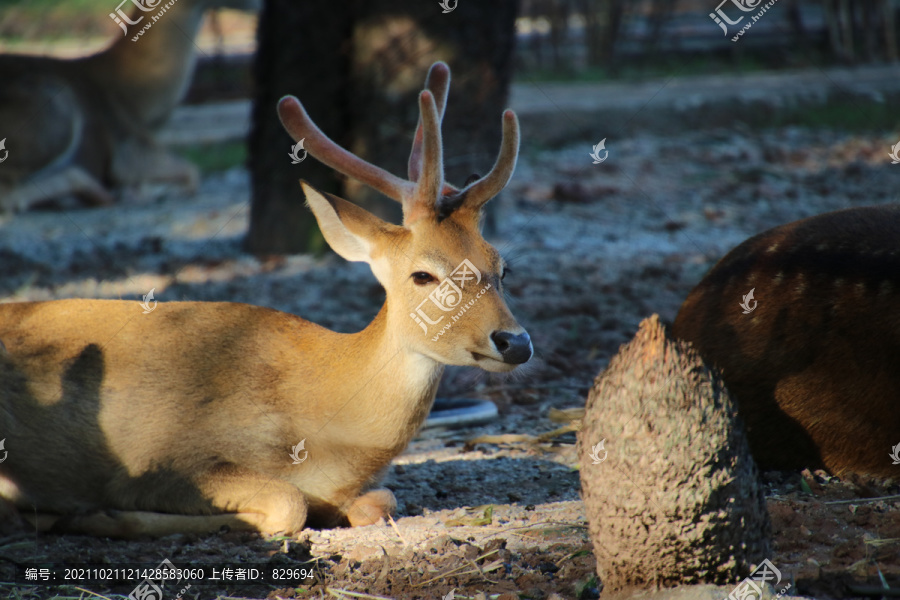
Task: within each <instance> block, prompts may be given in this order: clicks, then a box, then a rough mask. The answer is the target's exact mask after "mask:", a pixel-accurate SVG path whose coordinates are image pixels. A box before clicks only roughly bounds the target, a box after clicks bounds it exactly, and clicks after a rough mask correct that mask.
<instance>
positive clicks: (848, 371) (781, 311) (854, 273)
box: [673, 206, 900, 477]
mask: <svg viewBox="0 0 900 600" xmlns="http://www.w3.org/2000/svg"><path fill="white" fill-rule="evenodd" d="M751 291H752V292H754V296H755V299H751V297H748V295H749V294H750V292H751ZM742 299H743V302H742ZM898 300H900V206H878V207H866V208H852V209H848V210H842V211H838V212H832V213H826V214H824V215H819V216H816V217H811V218H809V219H804V220H802V221H796V222H794V223H789V224H787V225H782V226H781V227H776V228H775V229H771V230H769V231H766V232H764V233H761V234H759V235H757V236H755V237H752V238H750V239H749V240H747V241H745V242H744V243H743V244H741V245H740V246H738V247H737V248H735V249H734V250H732V251H731V252H730V253H729V254H728V255H727V256H725V258H723V259H722V260H720V261H719V262H718V264H716V265H715V266H714V267H713V268H712V270H710V272H709V273H708V274H707V275H706V277H704V279H703V280H702V281H701V282H700V284H699V285H698V286H697V287H696V288H694V290H693V291H692V292H691V293H690V295H689V296H688V298H687V300H685V302H684V304H683V305H682V307H681V310H680V311H679V313H678V317H677V318H676V320H675V325H674V329H673V332H674V334H675V335H676V336H678V337H680V338H682V339H683V340H686V341H689V342H692V343H693V344H694V346H695V347H696V348H697V350H698V351H699V352H700V354H701V355H702V356H703V357H704V358H705V359H706V360H707V361H709V362H710V363H712V364H714V365H715V366H717V367H718V368H719V369H721V371H722V378H723V379H724V381H725V384H726V386H727V387H728V389H729V391H731V392H732V393H733V394H734V395H735V397H736V398H737V401H738V404H739V410H740V414H741V416H742V417H743V419H744V422H745V423H746V425H747V429H748V433H749V438H750V447H751V449H752V451H753V454H754V456H755V458H756V459H757V462H758V463H760V466H762V467H763V468H774V469H784V468H804V467H810V468H819V467H824V468H826V469H828V470H829V471H832V472H833V473H836V474H843V473H867V474H871V475H882V476H885V477H888V476H892V477H898V476H900V466H898V465H895V464H893V462H894V461H892V460H891V458H890V456H889V454H890V453H891V448H892V447H893V446H894V445H895V444H898V443H900V312H898V310H897V307H898V305H900V302H898Z"/></svg>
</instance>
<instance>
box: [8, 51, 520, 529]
mask: <svg viewBox="0 0 900 600" xmlns="http://www.w3.org/2000/svg"><path fill="white" fill-rule="evenodd" d="M449 77H450V73H449V70H448V68H447V66H446V65H445V64H443V63H436V64H435V65H434V66H433V67H432V68H431V71H430V73H429V76H428V80H427V82H426V87H427V89H426V91H423V92H422V93H421V95H420V96H419V108H420V111H421V116H420V120H419V126H418V128H417V130H416V136H415V141H414V143H413V149H412V154H411V155H410V160H409V179H410V181H405V180H402V179H400V178H398V177H395V176H393V175H391V174H389V173H387V172H385V171H383V170H381V169H379V168H378V167H375V166H373V165H370V164H368V163H366V162H364V161H362V160H361V159H359V158H357V157H355V156H353V155H351V154H350V153H348V152H346V151H345V150H343V149H341V148H340V147H338V146H337V145H336V144H335V143H334V142H332V141H331V140H329V139H328V138H327V137H326V136H325V135H324V134H323V133H322V132H321V131H320V130H319V129H318V128H317V127H316V126H315V125H314V124H313V123H312V122H311V121H310V119H309V117H308V116H307V114H306V111H305V110H304V109H303V107H302V106H301V104H300V102H299V101H298V100H297V99H296V98H294V97H290V96H288V97H285V98H283V99H282V100H281V102H280V103H279V106H278V111H279V115H280V117H281V120H282V122H283V124H284V126H285V127H286V128H287V130H288V131H289V132H290V134H291V135H292V136H293V137H294V139H295V140H300V139H301V138H305V139H306V143H305V148H306V150H307V151H308V152H309V154H311V155H312V156H314V157H316V158H318V159H319V160H321V161H322V162H324V163H325V164H328V165H330V166H331V167H333V168H334V169H336V170H338V171H340V172H342V173H344V174H346V175H348V176H351V177H354V178H356V179H358V180H360V181H362V182H364V183H366V184H368V185H370V186H372V187H374V188H375V189H377V190H379V191H381V192H383V193H384V194H386V195H387V196H390V197H391V198H393V199H395V200H397V201H400V202H401V203H402V205H403V215H404V216H403V225H402V226H397V225H393V224H390V223H386V222H384V221H382V220H381V219H379V218H377V217H375V216H373V215H372V214H370V213H368V212H367V211H365V210H363V209H362V208H359V207H358V206H356V205H354V204H351V203H349V202H347V201H345V200H342V199H340V198H337V197H335V196H332V195H329V194H322V193H319V192H317V191H316V190H314V189H313V188H311V187H310V186H308V185H305V184H304V186H303V189H304V191H305V192H306V197H307V200H308V203H309V207H310V208H311V209H312V211H313V213H314V214H315V216H316V219H317V220H318V223H319V226H320V228H321V230H322V233H323V234H324V236H325V239H326V240H327V241H328V244H329V245H330V246H331V247H332V248H333V249H334V250H335V251H336V252H337V253H338V254H340V255H341V256H343V257H344V258H346V259H347V260H351V261H365V262H368V263H369V264H370V265H371V267H372V271H373V272H374V274H375V276H376V277H377V278H378V280H379V282H381V284H382V285H383V286H384V288H385V290H386V295H387V299H386V301H385V304H384V306H383V307H382V309H381V311H380V312H379V313H378V315H377V316H376V317H375V320H374V321H373V322H372V323H371V324H370V325H369V326H368V327H367V328H366V329H365V330H363V331H361V332H359V333H355V334H341V333H335V332H332V331H329V330H327V329H324V328H322V327H319V326H318V325H315V324H314V323H310V322H308V321H304V320H303V319H300V318H298V317H295V316H293V315H290V314H285V313H282V312H278V311H275V310H272V309H268V308H262V307H258V306H249V305H246V304H232V303H224V302H223V303H213V302H170V303H160V304H158V305H157V307H156V309H155V310H154V311H153V312H152V313H150V314H142V313H143V311H142V309H141V307H140V305H139V304H138V303H137V302H125V301H111V300H59V301H53V302H27V303H19V304H0V340H2V341H3V343H4V344H5V346H6V348H5V350H4V351H0V407H2V410H0V436H2V437H5V438H6V450H7V451H8V452H9V454H8V458H7V460H6V461H5V462H2V463H0V494H2V496H3V497H5V498H7V499H9V500H11V501H12V502H14V503H15V504H16V505H17V506H18V507H19V508H20V509H22V510H21V512H22V513H23V515H24V516H25V517H26V518H29V515H33V514H35V513H36V514H38V516H37V517H36V522H37V526H38V527H39V528H40V529H42V530H46V529H50V528H53V529H54V530H56V531H61V532H85V533H89V534H95V535H104V536H114V537H130V536H135V535H141V534H149V535H166V534H169V533H171V532H189V531H193V532H206V531H215V530H217V529H219V528H220V527H222V526H223V525H227V526H229V527H231V528H232V529H250V530H258V531H260V532H263V533H266V534H272V533H276V532H284V533H293V532H296V531H299V530H300V529H302V528H303V527H304V525H306V524H316V525H319V526H333V525H339V524H344V523H347V522H349V523H350V524H351V525H366V524H370V523H374V522H376V521H378V519H380V518H381V517H384V516H386V515H387V514H389V513H390V512H391V510H392V509H393V508H394V506H395V501H394V497H393V495H392V494H391V492H390V491H388V490H383V489H381V490H372V491H368V492H366V489H367V488H369V487H370V486H371V485H372V484H373V483H374V482H375V481H376V479H377V477H378V474H379V472H381V471H382V470H383V469H384V468H385V467H386V466H387V465H388V464H389V463H390V461H391V459H392V458H393V457H395V456H397V455H398V454H399V453H400V452H402V451H403V450H404V448H406V446H407V444H408V442H409V441H410V439H411V438H412V436H413V435H414V434H415V432H416V430H417V428H418V427H419V426H420V425H421V423H422V422H423V421H424V419H425V417H426V415H427V414H428V411H429V409H430V407H431V404H432V401H433V400H434V395H435V391H436V389H437V386H438V382H439V380H440V377H441V374H442V371H443V365H445V364H451V365H467V366H475V367H481V368H482V369H485V370H488V371H495V372H507V371H512V370H513V369H515V368H516V366H517V365H519V364H521V363H524V362H526V361H527V360H528V359H529V358H530V357H531V353H532V349H531V340H530V338H529V337H528V334H527V333H526V332H525V330H524V329H523V328H522V327H520V326H519V325H518V324H517V323H516V321H515V319H514V318H513V316H512V315H511V314H510V312H509V309H508V308H507V307H506V304H505V302H504V300H503V298H502V296H501V291H502V283H501V280H502V278H503V270H504V264H503V260H502V259H501V258H500V255H499V254H498V253H497V251H496V250H495V249H494V248H493V247H492V246H491V245H490V244H488V243H487V242H486V241H485V240H484V239H483V238H482V236H481V234H480V232H479V218H480V216H481V209H482V207H483V206H484V204H485V203H486V202H487V201H488V200H490V199H491V198H492V197H493V196H495V195H496V194H497V193H498V192H500V190H502V189H503V187H504V186H505V185H506V184H507V182H508V181H509V178H510V176H511V175H512V173H513V170H514V168H515V164H516V156H517V153H518V145H519V133H518V124H517V120H516V117H515V114H514V113H513V112H512V111H506V112H505V113H504V115H503V142H502V147H501V150H500V155H499V158H498V159H497V162H496V164H495V165H494V167H493V169H492V170H491V172H490V173H489V174H488V175H486V176H485V177H483V178H480V179H478V180H477V181H474V182H473V183H471V184H470V185H467V186H466V187H464V188H463V189H457V188H455V187H453V186H451V185H449V184H447V183H445V182H444V180H443V166H442V149H441V133H440V122H441V118H442V116H443V112H444V104H445V102H446V98H447V87H448V84H449ZM463 307H467V308H465V310H463ZM460 312H462V313H463V314H461V316H460ZM452 317H458V319H456V320H453V318H452ZM451 322H452V326H451V327H450V328H449V329H444V328H445V326H446V325H447V324H449V323H451ZM441 329H444V333H443V334H442V335H438V331H440V330H441ZM304 440H305V447H304V448H303V449H302V450H297V451H295V452H294V453H293V454H294V457H296V460H292V456H291V450H292V448H293V447H294V446H296V445H298V444H299V443H300V442H301V441H304ZM295 463H297V464H295ZM363 492H366V493H363ZM360 494H362V495H360Z"/></svg>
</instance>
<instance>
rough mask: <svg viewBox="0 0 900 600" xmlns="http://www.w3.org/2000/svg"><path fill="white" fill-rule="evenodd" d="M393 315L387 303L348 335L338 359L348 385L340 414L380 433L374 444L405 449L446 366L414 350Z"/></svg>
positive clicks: (423, 419)
mask: <svg viewBox="0 0 900 600" xmlns="http://www.w3.org/2000/svg"><path fill="white" fill-rule="evenodd" d="M390 319H391V315H390V312H389V311H388V304H387V303H385V305H384V306H383V307H382V309H381V311H380V312H379V313H378V315H377V316H376V317H375V319H374V320H373V321H372V323H370V324H369V326H368V327H366V329H364V330H363V331H361V332H359V333H356V334H351V335H350V336H348V337H349V341H350V344H349V347H346V346H345V347H343V348H342V349H341V350H339V351H338V353H339V354H343V356H341V357H340V359H339V360H338V361H336V362H339V363H341V364H342V366H341V367H340V372H341V377H342V380H343V381H344V382H347V383H348V386H345V388H344V393H343V394H342V395H343V396H344V397H345V398H346V400H345V401H343V404H344V407H343V408H342V409H341V412H343V413H346V414H345V415H344V416H345V417H346V418H347V419H348V420H349V421H350V422H352V423H359V424H363V425H362V428H363V429H364V430H367V431H368V430H371V431H372V432H373V434H375V435H377V438H373V439H371V443H372V444H373V445H377V446H384V447H393V448H399V449H400V450H402V449H403V448H405V447H406V445H407V444H408V443H409V441H410V440H411V439H412V437H413V435H415V433H416V431H418V429H419V427H420V426H421V425H422V423H423V422H424V421H425V418H426V417H427V416H428V411H429V410H431V405H432V403H433V401H434V396H435V393H436V392H437V387H438V384H439V383H440V379H441V375H442V374H443V372H444V365H443V364H441V363H439V362H437V361H435V360H433V359H431V358H429V357H427V356H425V355H423V354H421V353H419V352H417V351H415V350H413V349H411V348H410V347H409V346H408V344H407V343H406V342H405V340H404V339H402V337H401V336H398V335H397V334H396V333H395V332H397V331H402V329H401V328H399V327H395V326H393V325H394V324H393V323H391V321H390ZM343 420H344V419H343V418H340V419H338V421H343ZM365 437H366V436H365V433H364V432H363V433H362V435H361V438H362V439H365Z"/></svg>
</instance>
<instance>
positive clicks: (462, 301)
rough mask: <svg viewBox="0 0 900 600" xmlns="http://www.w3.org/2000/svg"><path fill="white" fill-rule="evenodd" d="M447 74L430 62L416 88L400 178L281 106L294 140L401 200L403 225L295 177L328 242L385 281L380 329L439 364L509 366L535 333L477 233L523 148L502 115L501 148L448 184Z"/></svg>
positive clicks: (519, 359) (512, 120)
mask: <svg viewBox="0 0 900 600" xmlns="http://www.w3.org/2000/svg"><path fill="white" fill-rule="evenodd" d="M449 83H450V70H449V68H448V67H447V65H446V64H445V63H443V62H438V63H435V64H434V65H433V66H432V67H431V69H430V71H429V73H428V78H427V80H426V83H425V88H426V89H425V90H424V91H422V92H421V93H420V94H419V110H420V116H419V124H418V126H417V128H416V133H415V138H414V141H413V146H412V152H411V153H410V157H409V179H408V180H404V179H401V178H399V177H397V176H395V175H393V174H391V173H388V172H387V171H385V170H383V169H381V168H379V167H376V166H374V165H372V164H370V163H368V162H366V161H364V160H362V159H360V158H358V157H356V156H354V155H353V154H351V153H350V152H347V151H346V150H344V149H343V148H341V147H340V146H338V145H337V144H336V143H334V142H333V141H332V140H330V139H329V138H328V137H327V136H326V135H325V134H324V133H322V131H321V130H319V128H318V127H316V125H315V124H314V123H313V122H312V120H311V119H310V118H309V115H307V113H306V110H305V109H304V108H303V105H302V104H301V103H300V102H299V100H297V98H295V97H293V96H285V97H284V98H282V99H281V101H280V102H279V104H278V114H279V117H280V118H281V122H282V124H283V125H284V127H285V129H287V131H288V133H290V135H291V136H292V137H293V138H294V140H295V141H299V140H301V139H305V143H304V148H305V149H306V151H307V152H308V153H309V154H310V155H312V156H313V157H315V158H316V159H318V160H319V161H321V162H323V163H324V164H326V165H328V166H330V167H331V168H333V169H335V170H336V171H339V172H340V173H343V174H344V175H347V176H349V177H352V178H354V179H356V180H358V181H360V182H362V183H364V184H366V185H368V186H370V187H372V188H374V189H376V190H378V191H379V192H381V193H382V194H384V195H386V196H387V197H389V198H392V199H393V200H396V201H397V202H400V203H401V204H402V206H403V224H402V225H394V224H392V223H388V222H385V221H384V220H382V219H380V218H378V217H376V216H375V215H373V214H371V213H369V212H368V211H366V210H364V209H363V208H360V207H359V206H356V205H355V204H352V203H350V202H347V201H346V200H342V199H341V198H338V197H336V196H333V195H331V194H326V193H322V192H319V191H317V190H315V189H314V188H313V187H312V186H310V185H308V184H307V183H305V182H301V184H302V186H303V190H304V192H305V194H306V199H307V203H308V205H309V207H310V209H311V210H312V211H313V214H314V215H315V217H316V220H317V221H318V223H319V227H320V228H321V230H322V233H323V235H324V236H325V240H326V241H327V242H328V244H329V245H330V246H331V248H332V249H334V251H335V252H337V253H338V254H340V255H341V256H342V257H344V258H345V259H347V260H350V261H364V262H367V263H369V265H370V266H371V268H372V272H373V273H374V274H375V277H376V278H377V279H378V281H379V282H380V283H381V285H382V286H384V288H385V291H386V296H387V299H386V303H385V307H384V308H383V309H382V311H383V312H386V319H387V323H388V326H387V331H386V335H391V336H396V338H397V340H398V342H399V343H400V345H401V346H402V347H404V348H405V349H407V350H411V351H413V352H417V353H419V354H422V355H424V356H427V357H429V358H431V359H433V360H435V361H437V362H439V363H442V364H451V365H461V366H477V367H481V368H482V369H485V370H488V371H498V372H503V371H511V370H513V369H515V368H516V366H518V365H519V364H521V363H524V362H526V361H528V359H529V358H531V354H532V348H531V339H530V338H529V336H528V333H527V332H526V331H525V330H524V329H523V328H522V327H521V326H519V324H518V323H517V322H516V320H515V319H514V318H513V316H512V314H510V312H509V309H508V308H507V306H506V303H505V301H504V300H503V296H502V291H503V283H502V280H503V276H504V273H505V268H506V267H505V263H504V261H503V259H502V258H501V256H500V254H499V252H497V250H496V249H495V248H494V247H493V246H491V245H490V244H488V243H487V242H486V241H485V240H484V238H483V237H482V235H481V231H480V220H481V214H482V209H483V207H484V205H485V204H486V203H487V202H488V200H490V199H491V198H493V197H494V196H496V195H497V194H498V193H499V192H500V191H501V190H502V189H503V188H504V187H505V186H506V184H507V183H508V182H509V179H510V177H511V176H512V173H513V170H514V169H515V166H516V157H517V155H518V150H519V127H518V120H517V119H516V115H515V113H513V112H512V111H511V110H507V111H505V112H504V113H503V141H502V144H501V148H500V154H499V156H498V157H497V161H496V163H495V164H494V166H493V168H492V169H491V171H490V172H489V173H488V174H487V175H485V176H484V177H475V178H474V180H472V179H473V178H470V181H469V182H467V184H466V185H465V186H464V187H462V188H457V187H455V186H452V185H450V184H448V183H447V182H445V181H444V167H443V146H442V142H441V129H440V126H441V120H442V119H443V114H444V107H445V105H446V101H447V91H448V87H449Z"/></svg>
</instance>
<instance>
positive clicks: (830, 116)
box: [767, 98, 900, 132]
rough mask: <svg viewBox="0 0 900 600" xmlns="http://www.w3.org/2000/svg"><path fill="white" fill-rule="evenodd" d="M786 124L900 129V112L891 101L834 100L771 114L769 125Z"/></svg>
mask: <svg viewBox="0 0 900 600" xmlns="http://www.w3.org/2000/svg"><path fill="white" fill-rule="evenodd" d="M785 125H798V126H801V127H810V128H824V129H841V130H845V131H851V132H868V131H882V132H883V131H898V130H900V114H898V113H897V110H896V108H895V105H894V103H893V102H891V101H890V100H885V101H884V102H873V101H872V100H871V99H869V98H857V99H855V100H851V99H845V100H832V101H831V102H828V103H826V104H808V105H805V106H803V107H802V108H797V109H794V110H790V111H774V112H773V113H772V114H770V115H769V116H768V119H767V127H784V126H785Z"/></svg>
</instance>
